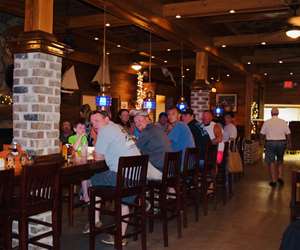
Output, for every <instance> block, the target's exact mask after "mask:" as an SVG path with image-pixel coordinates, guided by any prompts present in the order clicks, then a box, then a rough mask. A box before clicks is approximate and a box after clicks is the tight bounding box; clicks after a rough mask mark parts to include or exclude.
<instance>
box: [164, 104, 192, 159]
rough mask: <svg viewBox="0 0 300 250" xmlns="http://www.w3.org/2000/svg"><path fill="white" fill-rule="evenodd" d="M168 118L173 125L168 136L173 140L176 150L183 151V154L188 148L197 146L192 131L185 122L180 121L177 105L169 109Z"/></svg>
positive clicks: (174, 149) (172, 143)
mask: <svg viewBox="0 0 300 250" xmlns="http://www.w3.org/2000/svg"><path fill="white" fill-rule="evenodd" d="M168 120H169V123H170V125H171V130H170V132H169V133H168V137H169V139H170V141H171V147H172V150H173V151H174V152H179V151H181V152H182V156H183V155H184V152H185V149H186V148H194V147H195V142H194V138H193V135H192V132H191V130H190V129H189V127H188V126H187V125H186V124H185V123H183V122H181V121H180V111H179V110H178V109H177V108H176V107H174V108H170V109H169V110H168ZM182 159H183V157H182Z"/></svg>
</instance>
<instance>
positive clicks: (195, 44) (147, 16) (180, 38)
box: [83, 0, 247, 73]
mask: <svg viewBox="0 0 300 250" xmlns="http://www.w3.org/2000/svg"><path fill="white" fill-rule="evenodd" d="M83 1H84V2H86V3H88V4H91V5H93V6H95V7H98V8H101V9H102V8H103V6H104V4H105V6H106V9H107V10H108V11H109V12H110V13H112V14H113V15H114V16H117V17H120V18H122V19H125V20H127V21H129V22H130V23H133V24H134V25H136V26H139V27H141V28H143V29H145V30H150V31H151V32H153V33H154V34H156V35H158V36H160V37H163V38H164V39H166V40H168V41H172V42H174V43H176V44H180V42H183V44H184V47H185V48H186V49H192V50H195V51H197V50H198V51H199V50H204V51H206V52H207V53H209V54H210V55H211V56H212V57H214V58H215V59H216V60H218V61H219V62H220V63H222V64H224V65H227V66H228V67H230V68H232V69H233V70H236V71H239V72H242V73H247V72H245V68H244V66H243V65H242V64H240V63H239V62H238V61H236V60H234V59H232V58H231V57H230V56H229V55H225V54H223V52H221V51H219V50H218V49H217V48H215V47H213V46H212V45H213V44H212V41H211V39H210V37H208V36H207V35H206V34H202V33H201V31H199V29H197V30H195V29H190V27H189V25H186V26H184V27H180V26H178V24H176V23H175V22H171V21H170V20H168V19H166V18H165V17H163V15H162V13H161V14H160V13H159V12H158V11H156V13H154V12H153V11H152V9H151V4H147V5H141V4H140V5H137V4H133V3H127V4H124V2H123V1H119V0H106V1H104V0H83ZM147 6H149V8H147Z"/></svg>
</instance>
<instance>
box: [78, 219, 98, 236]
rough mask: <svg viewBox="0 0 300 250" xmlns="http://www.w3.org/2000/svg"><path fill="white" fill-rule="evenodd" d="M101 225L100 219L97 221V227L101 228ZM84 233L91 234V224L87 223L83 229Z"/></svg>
mask: <svg viewBox="0 0 300 250" xmlns="http://www.w3.org/2000/svg"><path fill="white" fill-rule="evenodd" d="M101 226H102V222H101V221H98V222H96V223H95V227H97V228H100V227H101ZM82 233H83V234H89V233H90V224H89V223H87V224H85V226H84V228H83V230H82Z"/></svg>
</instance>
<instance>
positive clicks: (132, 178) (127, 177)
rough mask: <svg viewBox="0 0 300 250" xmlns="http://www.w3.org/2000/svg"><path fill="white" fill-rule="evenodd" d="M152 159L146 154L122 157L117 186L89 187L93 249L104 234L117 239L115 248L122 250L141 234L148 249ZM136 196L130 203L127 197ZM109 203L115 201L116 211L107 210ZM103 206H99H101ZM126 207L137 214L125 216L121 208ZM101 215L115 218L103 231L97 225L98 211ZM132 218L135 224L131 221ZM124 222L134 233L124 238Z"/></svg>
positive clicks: (104, 226)
mask: <svg viewBox="0 0 300 250" xmlns="http://www.w3.org/2000/svg"><path fill="white" fill-rule="evenodd" d="M148 159H149V157H148V156H146V155H142V156H129V157H120V159H119V166H118V173H117V180H116V186H115V187H111V186H94V187H90V188H89V195H90V206H89V222H90V234H89V236H90V250H94V249H95V240H96V236H97V235H98V234H101V233H110V234H113V235H114V236H115V248H116V249H117V250H121V249H122V240H123V239H124V238H129V237H132V236H137V235H138V234H141V243H142V249H143V250H146V248H147V245H146V244H147V242H146V222H145V218H146V210H145V196H146V180H147V169H148ZM132 196H136V198H135V202H134V203H130V204H126V202H124V198H126V197H132ZM107 201H113V202H114V209H113V210H108V209H106V206H105V203H106V202H107ZM98 204H99V205H100V207H99V206H97V205H98ZM122 204H125V205H128V206H129V207H131V208H133V212H131V213H129V214H128V215H124V216H122V215H121V205H122ZM96 210H98V211H100V214H101V215H103V214H105V215H108V216H111V217H113V218H114V221H113V223H112V224H107V225H103V226H102V227H100V228H97V227H96V226H95V211H96ZM130 219H132V221H130ZM122 222H125V223H127V224H128V225H129V226H133V231H131V232H130V233H127V234H126V235H124V236H122Z"/></svg>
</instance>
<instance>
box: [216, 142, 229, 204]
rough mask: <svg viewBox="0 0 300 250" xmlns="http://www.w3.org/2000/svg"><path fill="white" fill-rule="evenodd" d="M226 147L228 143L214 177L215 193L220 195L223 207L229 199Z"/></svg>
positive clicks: (226, 143)
mask: <svg viewBox="0 0 300 250" xmlns="http://www.w3.org/2000/svg"><path fill="white" fill-rule="evenodd" d="M228 147H229V143H228V142H225V146H224V152H223V159H222V162H221V163H220V164H218V172H217V175H216V192H217V195H220V196H221V198H222V201H223V205H225V204H226V203H227V201H228V198H229V172H228V168H227V159H228Z"/></svg>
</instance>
